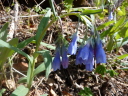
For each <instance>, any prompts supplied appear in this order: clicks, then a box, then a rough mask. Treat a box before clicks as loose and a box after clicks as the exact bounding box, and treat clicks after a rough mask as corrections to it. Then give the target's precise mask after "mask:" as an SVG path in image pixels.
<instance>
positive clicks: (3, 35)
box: [0, 23, 9, 41]
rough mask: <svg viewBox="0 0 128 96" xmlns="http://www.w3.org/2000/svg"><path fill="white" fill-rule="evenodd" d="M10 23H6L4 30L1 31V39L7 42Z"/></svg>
mask: <svg viewBox="0 0 128 96" xmlns="http://www.w3.org/2000/svg"><path fill="white" fill-rule="evenodd" d="M8 25H9V24H8V23H5V24H4V26H3V27H2V29H1V30H0V39H2V40H4V41H6V39H7V34H8V33H7V28H8Z"/></svg>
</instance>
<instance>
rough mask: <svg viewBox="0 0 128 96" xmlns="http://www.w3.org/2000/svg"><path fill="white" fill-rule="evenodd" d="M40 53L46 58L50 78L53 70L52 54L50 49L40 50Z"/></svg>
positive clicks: (45, 62)
mask: <svg viewBox="0 0 128 96" xmlns="http://www.w3.org/2000/svg"><path fill="white" fill-rule="evenodd" d="M38 52H39V53H41V55H42V56H43V58H44V62H43V63H44V65H45V68H46V78H48V75H49V73H50V72H51V68H52V56H51V55H50V51H48V50H45V51H38Z"/></svg>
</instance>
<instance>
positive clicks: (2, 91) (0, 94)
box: [0, 88, 6, 96]
mask: <svg viewBox="0 0 128 96" xmlns="http://www.w3.org/2000/svg"><path fill="white" fill-rule="evenodd" d="M5 91H6V89H4V88H2V89H1V90H0V96H2V94H3V93H4V92H5Z"/></svg>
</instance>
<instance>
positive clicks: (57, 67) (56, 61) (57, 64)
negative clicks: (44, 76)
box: [52, 48, 61, 71]
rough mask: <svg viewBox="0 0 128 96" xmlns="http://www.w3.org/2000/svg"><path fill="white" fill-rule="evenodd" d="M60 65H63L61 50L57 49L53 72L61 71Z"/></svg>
mask: <svg viewBox="0 0 128 96" xmlns="http://www.w3.org/2000/svg"><path fill="white" fill-rule="evenodd" d="M60 64H61V60H60V49H59V48H57V50H56V53H55V57H54V59H53V62H52V68H53V70H54V71H56V70H57V69H60Z"/></svg>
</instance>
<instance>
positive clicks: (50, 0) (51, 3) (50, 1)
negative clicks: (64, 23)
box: [49, 0, 57, 18]
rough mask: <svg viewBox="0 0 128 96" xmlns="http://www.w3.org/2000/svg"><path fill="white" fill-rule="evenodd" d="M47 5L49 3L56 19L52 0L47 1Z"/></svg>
mask: <svg viewBox="0 0 128 96" xmlns="http://www.w3.org/2000/svg"><path fill="white" fill-rule="evenodd" d="M49 3H50V6H51V8H52V12H53V14H54V16H55V18H56V17H57V12H56V11H55V7H54V4H53V0H49Z"/></svg>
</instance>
